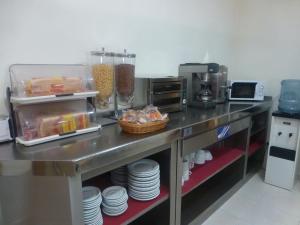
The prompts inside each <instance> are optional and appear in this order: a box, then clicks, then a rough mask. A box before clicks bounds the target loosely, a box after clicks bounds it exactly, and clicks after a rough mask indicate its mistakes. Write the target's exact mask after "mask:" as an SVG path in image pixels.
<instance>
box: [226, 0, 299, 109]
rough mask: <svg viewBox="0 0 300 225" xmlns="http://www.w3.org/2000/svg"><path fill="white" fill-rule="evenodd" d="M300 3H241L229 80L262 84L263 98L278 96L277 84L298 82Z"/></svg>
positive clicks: (291, 0) (280, 0) (273, 0)
mask: <svg viewBox="0 0 300 225" xmlns="http://www.w3.org/2000/svg"><path fill="white" fill-rule="evenodd" d="M299 9H300V1H298V0H263V1H262V0H243V1H241V3H240V6H239V16H238V18H239V25H238V28H237V30H236V35H235V41H234V43H235V46H236V48H235V50H236V51H235V57H233V61H232V62H231V63H230V66H229V68H230V78H233V79H259V80H265V81H266V87H267V90H266V92H267V94H268V95H272V96H273V97H275V102H274V103H275V104H274V108H276V107H277V100H278V97H279V94H280V81H281V80H283V79H289V78H294V79H300V13H299Z"/></svg>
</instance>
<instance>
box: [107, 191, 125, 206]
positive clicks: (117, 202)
mask: <svg viewBox="0 0 300 225" xmlns="http://www.w3.org/2000/svg"><path fill="white" fill-rule="evenodd" d="M127 200H128V195H127V194H126V196H124V198H122V199H118V200H108V201H103V203H102V205H103V204H105V205H109V206H119V205H122V204H124V203H125V202H127Z"/></svg>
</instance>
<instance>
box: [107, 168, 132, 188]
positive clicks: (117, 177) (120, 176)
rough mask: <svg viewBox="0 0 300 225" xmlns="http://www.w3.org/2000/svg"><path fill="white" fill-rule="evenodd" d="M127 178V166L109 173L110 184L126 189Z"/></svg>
mask: <svg viewBox="0 0 300 225" xmlns="http://www.w3.org/2000/svg"><path fill="white" fill-rule="evenodd" d="M127 177H128V174H127V166H122V167H119V168H117V169H115V170H113V171H111V173H110V179H111V182H112V183H113V184H114V185H117V186H122V187H125V188H126V187H127V183H128V181H127Z"/></svg>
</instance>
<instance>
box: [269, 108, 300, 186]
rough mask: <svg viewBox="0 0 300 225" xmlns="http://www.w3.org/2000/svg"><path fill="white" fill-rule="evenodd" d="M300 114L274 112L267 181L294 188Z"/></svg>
mask: <svg viewBox="0 0 300 225" xmlns="http://www.w3.org/2000/svg"><path fill="white" fill-rule="evenodd" d="M299 129H300V116H299V114H298V115H291V114H287V113H283V112H274V113H273V114H272V127H271V136H270V145H269V149H268V158H267V167H266V175H265V182H266V183H269V184H272V185H275V186H278V187H281V188H285V189H292V188H293V186H294V182H295V178H296V176H297V173H298V172H297V161H298V160H297V158H298V155H299V147H300V146H299Z"/></svg>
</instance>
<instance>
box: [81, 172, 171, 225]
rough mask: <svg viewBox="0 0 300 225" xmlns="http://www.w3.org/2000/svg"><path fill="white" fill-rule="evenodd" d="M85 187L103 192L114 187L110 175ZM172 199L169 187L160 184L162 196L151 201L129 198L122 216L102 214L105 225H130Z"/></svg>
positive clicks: (85, 184)
mask: <svg viewBox="0 0 300 225" xmlns="http://www.w3.org/2000/svg"><path fill="white" fill-rule="evenodd" d="M84 186H96V187H99V188H100V190H101V191H103V190H104V189H105V188H107V187H110V186H113V184H112V183H111V182H110V175H109V174H104V175H102V176H101V177H98V178H97V179H91V180H90V181H86V182H84ZM169 197H170V193H169V187H168V186H167V185H164V184H163V183H161V184H160V195H159V196H158V197H157V198H155V199H153V200H150V201H137V200H134V199H132V198H130V197H129V198H128V202H127V203H128V209H127V210H126V212H124V213H123V214H122V215H120V216H107V215H105V214H104V213H103V212H102V216H103V221H104V222H103V225H124V224H129V223H131V222H133V221H134V220H136V219H137V218H139V217H140V216H142V215H144V214H145V213H147V212H148V211H150V210H151V209H153V208H154V207H156V206H158V205H160V204H161V203H163V202H165V201H166V200H168V199H169Z"/></svg>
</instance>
